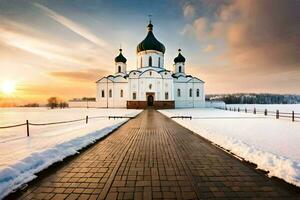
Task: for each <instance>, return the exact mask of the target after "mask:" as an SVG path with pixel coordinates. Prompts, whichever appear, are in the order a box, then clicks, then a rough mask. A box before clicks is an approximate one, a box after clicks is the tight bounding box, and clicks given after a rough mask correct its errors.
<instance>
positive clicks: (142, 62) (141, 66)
mask: <svg viewBox="0 0 300 200" xmlns="http://www.w3.org/2000/svg"><path fill="white" fill-rule="evenodd" d="M140 64H141V65H140V66H141V67H143V58H142V57H141V63H140Z"/></svg>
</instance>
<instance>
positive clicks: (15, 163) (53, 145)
mask: <svg viewBox="0 0 300 200" xmlns="http://www.w3.org/2000/svg"><path fill="white" fill-rule="evenodd" d="M140 112H141V110H127V109H91V108H89V109H80V108H78V109H76V108H72V109H62V110H61V109H54V110H49V109H47V108H1V109H0V127H1V126H9V125H13V124H19V123H24V122H25V121H26V120H29V122H31V123H47V122H56V121H67V120H74V119H81V118H85V116H89V117H95V116H109V115H110V116H112V115H117V116H135V115H137V114H138V113H140ZM127 120H128V119H116V120H113V119H111V120H109V119H108V118H98V119H89V122H88V124H86V123H85V121H80V122H73V123H67V124H59V125H48V126H30V137H27V136H26V126H21V127H16V128H10V129H0V199H1V198H3V197H4V196H5V195H7V194H8V193H9V192H11V191H13V190H14V189H16V188H17V187H19V186H21V185H22V184H24V183H26V182H28V181H30V180H32V179H34V178H35V177H36V176H35V175H34V174H35V173H37V172H39V171H41V170H43V169H45V168H47V167H48V166H50V165H51V164H53V163H55V162H57V161H60V160H62V159H64V158H65V157H67V156H70V155H73V154H76V153H77V152H78V150H80V149H82V148H83V147H85V146H87V145H89V144H91V143H93V142H95V141H96V140H98V139H100V138H101V137H103V136H105V135H106V134H108V133H109V132H111V131H112V130H114V129H116V128H117V127H119V126H120V125H122V124H123V123H125V122H126V121H127Z"/></svg>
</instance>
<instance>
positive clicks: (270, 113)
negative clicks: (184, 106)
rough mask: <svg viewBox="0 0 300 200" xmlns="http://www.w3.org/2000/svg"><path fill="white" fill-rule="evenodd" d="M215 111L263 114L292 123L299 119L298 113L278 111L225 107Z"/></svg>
mask: <svg viewBox="0 0 300 200" xmlns="http://www.w3.org/2000/svg"><path fill="white" fill-rule="evenodd" d="M217 109H221V110H228V111H233V112H245V113H253V114H254V115H256V114H263V115H265V116H272V117H275V118H276V119H280V118H290V119H291V120H292V122H295V121H299V120H297V119H300V113H296V112H295V111H292V112H280V111H279V110H276V111H270V110H268V109H264V110H259V109H256V108H253V109H247V108H239V107H227V106H225V107H217Z"/></svg>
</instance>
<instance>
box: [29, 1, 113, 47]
mask: <svg viewBox="0 0 300 200" xmlns="http://www.w3.org/2000/svg"><path fill="white" fill-rule="evenodd" d="M33 5H35V6H36V7H38V8H40V9H41V10H43V11H44V12H45V13H46V14H47V15H48V16H49V17H51V18H52V19H54V20H55V21H57V22H58V23H60V24H61V25H63V26H65V27H67V28H68V29H70V30H71V31H73V32H74V33H76V34H78V35H80V36H81V37H83V38H85V39H87V40H89V41H90V42H92V43H94V44H97V45H99V46H102V47H107V46H108V43H107V42H106V41H105V40H103V39H101V38H100V37H98V36H96V35H95V34H93V33H92V32H91V31H90V30H88V29H86V28H84V27H83V26H82V25H79V24H78V23H76V22H74V21H72V20H70V19H68V18H66V17H65V16H63V15H60V14H58V13H57V12H55V11H53V10H51V9H49V8H47V7H46V6H43V5H41V4H38V3H33Z"/></svg>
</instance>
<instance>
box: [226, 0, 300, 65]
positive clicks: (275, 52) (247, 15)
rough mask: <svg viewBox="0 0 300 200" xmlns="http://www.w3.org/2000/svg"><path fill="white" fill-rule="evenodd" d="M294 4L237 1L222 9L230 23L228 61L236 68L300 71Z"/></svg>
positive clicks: (267, 0)
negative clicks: (257, 67) (242, 65)
mask: <svg viewBox="0 0 300 200" xmlns="http://www.w3.org/2000/svg"><path fill="white" fill-rule="evenodd" d="M297 4H298V3H297V1H293V0H289V1H281V0H265V1H260V0H251V1H250V0H236V1H235V2H234V3H233V4H232V5H230V6H228V7H224V8H223V9H222V12H221V16H222V15H223V14H222V13H231V14H232V16H230V14H226V15H227V17H226V20H225V21H224V23H228V18H233V17H234V15H235V13H239V15H238V16H237V17H235V18H234V20H232V19H231V20H229V26H228V30H227V41H228V44H229V51H228V57H229V58H230V59H231V60H233V61H234V63H236V64H245V65H247V64H246V63H249V64H255V65H257V66H260V67H267V68H272V69H277V70H280V69H282V70H287V69H298V70H300V57H299V52H300V38H299V35H300V26H299V20H298V19H299V18H300V13H299V11H298V10H297V8H298V6H299V4H298V6H297Z"/></svg>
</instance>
